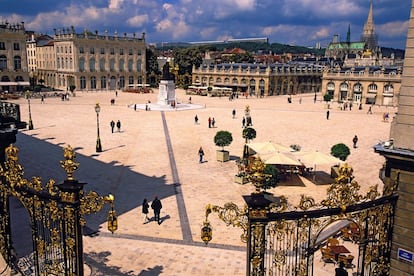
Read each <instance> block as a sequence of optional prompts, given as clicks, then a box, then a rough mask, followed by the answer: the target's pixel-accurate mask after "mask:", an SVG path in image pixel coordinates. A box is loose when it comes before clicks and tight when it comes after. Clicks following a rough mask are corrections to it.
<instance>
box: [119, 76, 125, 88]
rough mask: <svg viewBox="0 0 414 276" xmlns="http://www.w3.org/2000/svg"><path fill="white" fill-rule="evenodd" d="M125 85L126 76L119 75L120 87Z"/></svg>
mask: <svg viewBox="0 0 414 276" xmlns="http://www.w3.org/2000/svg"><path fill="white" fill-rule="evenodd" d="M124 87H125V77H124V76H122V77H119V88H124Z"/></svg>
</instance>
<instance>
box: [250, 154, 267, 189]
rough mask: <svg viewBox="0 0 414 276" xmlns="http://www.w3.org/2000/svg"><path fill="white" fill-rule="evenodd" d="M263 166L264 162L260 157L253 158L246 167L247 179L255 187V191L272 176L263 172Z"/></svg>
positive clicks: (261, 187) (264, 165)
mask: <svg viewBox="0 0 414 276" xmlns="http://www.w3.org/2000/svg"><path fill="white" fill-rule="evenodd" d="M265 167H266V164H265V163H263V161H262V160H261V159H260V158H254V159H252V160H251V161H250V164H249V166H248V168H247V179H248V180H249V181H250V182H251V183H252V184H253V185H254V186H255V187H256V191H255V193H260V192H261V190H262V189H263V184H264V183H265V182H266V181H268V180H269V179H270V177H272V176H271V175H270V174H266V173H264V170H265Z"/></svg>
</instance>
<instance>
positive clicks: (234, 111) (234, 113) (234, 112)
mask: <svg viewBox="0 0 414 276" xmlns="http://www.w3.org/2000/svg"><path fill="white" fill-rule="evenodd" d="M231 114H232V115H233V119H234V118H236V109H233V111H232V113H231Z"/></svg>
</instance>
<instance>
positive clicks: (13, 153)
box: [6, 144, 19, 161]
mask: <svg viewBox="0 0 414 276" xmlns="http://www.w3.org/2000/svg"><path fill="white" fill-rule="evenodd" d="M18 153H19V149H18V148H16V147H15V146H14V145H13V144H10V146H8V147H7V148H6V154H7V159H8V160H12V161H17V160H18V159H19V157H18V155H17V154H18Z"/></svg>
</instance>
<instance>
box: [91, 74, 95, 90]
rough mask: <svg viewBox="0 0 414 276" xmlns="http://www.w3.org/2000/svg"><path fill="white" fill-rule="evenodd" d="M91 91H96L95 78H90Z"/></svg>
mask: <svg viewBox="0 0 414 276" xmlns="http://www.w3.org/2000/svg"><path fill="white" fill-rule="evenodd" d="M91 89H96V77H91Z"/></svg>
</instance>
